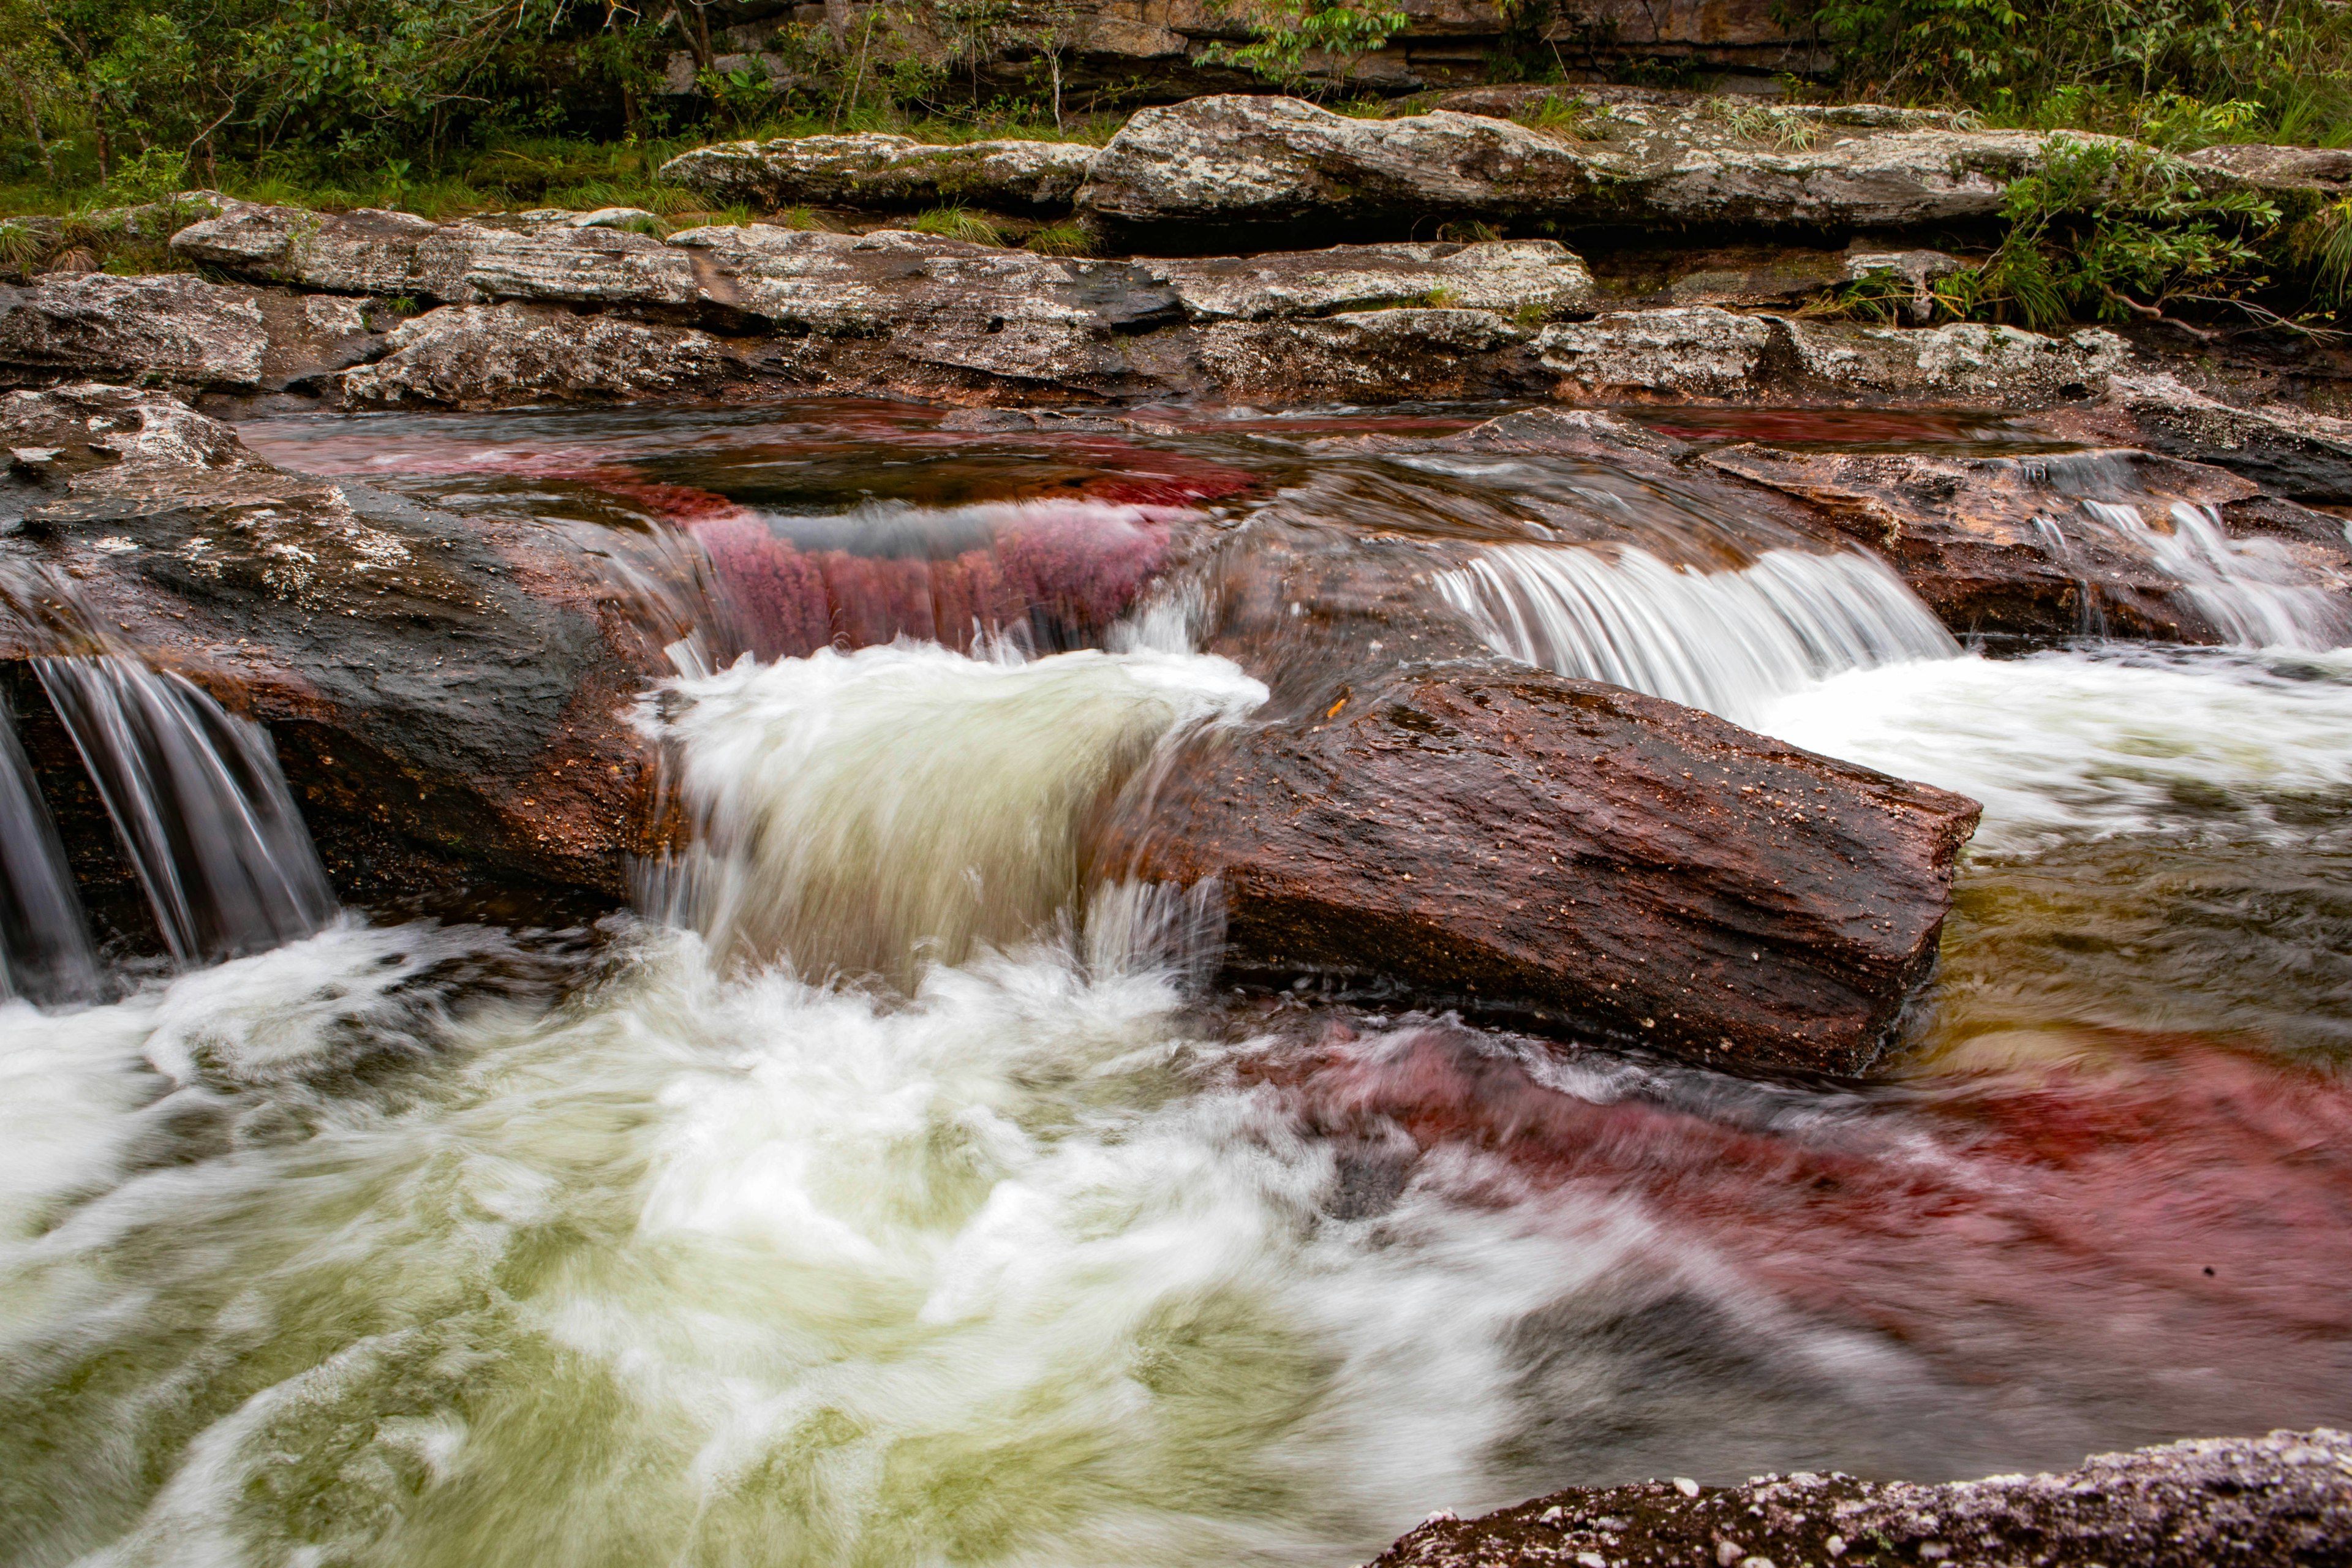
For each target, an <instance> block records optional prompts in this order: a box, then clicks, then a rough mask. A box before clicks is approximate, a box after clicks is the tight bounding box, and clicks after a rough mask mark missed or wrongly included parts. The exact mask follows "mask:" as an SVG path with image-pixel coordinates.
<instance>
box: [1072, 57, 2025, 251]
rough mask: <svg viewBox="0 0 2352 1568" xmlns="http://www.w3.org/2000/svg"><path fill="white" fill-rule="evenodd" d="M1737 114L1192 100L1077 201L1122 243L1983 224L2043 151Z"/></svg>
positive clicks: (1127, 137) (1786, 113) (1147, 127)
mask: <svg viewBox="0 0 2352 1568" xmlns="http://www.w3.org/2000/svg"><path fill="white" fill-rule="evenodd" d="M1754 112H1761V113H1763V114H1764V115H1765V116H1766V118H1765V119H1764V120H1763V121H1755V120H1753V119H1752V117H1751V115H1750V114H1748V113H1743V112H1733V111H1727V110H1724V109H1722V108H1719V107H1717V103H1716V102H1715V101H1713V100H1709V101H1703V102H1701V103H1700V104H1697V105H1695V106H1691V107H1683V108H1658V107H1650V106H1637V105H1618V104H1608V103H1602V104H1598V105H1595V106H1593V107H1592V108H1591V110H1589V111H1587V112H1585V113H1584V114H1583V115H1582V116H1581V118H1580V119H1579V120H1577V121H1573V122H1572V128H1571V129H1564V130H1561V131H1551V130H1543V129H1538V128H1536V127H1534V126H1529V125H1522V124H1518V123H1517V122H1515V121H1508V120H1502V119H1496V118H1491V117H1488V116H1485V115H1475V114H1461V113H1455V112H1453V111H1451V110H1438V111H1436V112H1433V113H1429V114H1423V115H1414V116H1409V117H1406V118H1403V119H1398V120H1353V119H1349V118H1348V117H1347V116H1345V115H1340V114H1335V113H1332V112H1331V111H1330V110H1325V109H1319V108H1318V107H1316V106H1315V105H1313V104H1309V103H1306V102H1302V101H1300V100H1297V99H1284V98H1260V97H1245V96H1240V95H1232V96H1225V97H1216V98H1201V99H1193V100H1188V101H1186V102H1183V103H1179V104H1171V105H1169V106H1166V107H1164V108H1156V109H1145V110H1139V111H1138V112H1137V113H1136V114H1135V115H1134V116H1133V117H1132V118H1131V119H1130V120H1129V121H1128V122H1127V124H1126V125H1125V126H1124V127H1123V128H1122V129H1121V130H1120V131H1119V132H1118V135H1117V136H1116V137H1114V138H1113V139H1112V140H1111V142H1110V144H1109V145H1108V146H1107V147H1105V148H1104V149H1103V151H1102V153H1101V154H1100V155H1099V156H1097V158H1096V159H1095V160H1094V163H1092V165H1091V166H1090V167H1089V168H1088V170H1087V182H1086V184H1085V185H1084V186H1083V187H1082V188H1081V189H1080V191H1079V193H1078V198H1077V200H1078V206H1079V208H1080V210H1081V211H1082V212H1084V213H1085V214H1087V216H1088V218H1089V219H1090V220H1091V221H1093V222H1095V223H1097V224H1098V225H1100V226H1103V228H1104V229H1105V230H1106V231H1107V232H1108V233H1110V234H1112V235H1114V236H1117V237H1120V238H1121V239H1122V240H1124V241H1126V242H1128V243H1150V244H1157V245H1171V246H1191V247H1207V246H1210V245H1213V244H1217V243H1219V242H1220V241H1221V240H1222V239H1223V238H1225V237H1226V235H1227V234H1229V233H1230V232H1231V231H1235V230H1239V231H1244V232H1247V231H1251V230H1256V231H1267V230H1272V231H1277V232H1280V231H1288V230H1296V229H1297V228H1299V227H1301V226H1312V227H1313V228H1315V229H1316V230H1318V231H1323V232H1329V233H1335V234H1336V233H1346V232H1360V231H1362V230H1365V229H1367V228H1376V227H1382V226H1404V225H1411V224H1413V223H1433V222H1437V221H1441V220H1444V219H1446V218H1458V219H1476V220H1483V221H1489V222H1503V223H1512V222H1522V223H1523V222H1531V221H1532V222H1548V223H1551V224H1556V225H1560V226H1585V227H1622V226H1685V225H1734V224H1738V225H1762V226H1806V227H1810V228H1825V229H1831V230H1842V229H1856V228H1860V229H1891V228H1906V227H1918V226H1929V225H1945V226H1948V225H1953V224H1964V223H1968V222H1970V221H1974V220H1980V219H1986V218H1990V217H1991V216H1994V215H1995V214H1996V213H1998V212H1999V210H2000V203H2001V198H2002V193H2003V192H2004V191H2005V190H2006V188H2007V184H2008V182H2009V181H2010V180H2011V179H2014V178H2016V177H2017V176H2018V175H2020V174H2024V173H2026V172H2027V171H2028V170H2030V169H2032V167H2033V166H2034V164H2035V163H2036V161H2037V159H2038V158H2039V156H2040V154H2041V152H2042V145H2043V142H2044V141H2045V138H2044V137H2042V135H2040V134H2039V133H2035V132H1979V131H1964V130H1960V129H1958V128H1956V127H1955V126H1954V124H1953V123H1952V122H1951V121H1950V120H1949V119H1948V117H1942V116H1937V115H1933V114H1927V113H1924V112H1920V111H1914V110H1889V109H1879V108H1875V107H1872V106H1857V107H1852V108H1844V109H1823V110H1808V109H1779V110H1763V111H1754ZM1759 143H1760V144H1759ZM1775 143H1778V144H1775Z"/></svg>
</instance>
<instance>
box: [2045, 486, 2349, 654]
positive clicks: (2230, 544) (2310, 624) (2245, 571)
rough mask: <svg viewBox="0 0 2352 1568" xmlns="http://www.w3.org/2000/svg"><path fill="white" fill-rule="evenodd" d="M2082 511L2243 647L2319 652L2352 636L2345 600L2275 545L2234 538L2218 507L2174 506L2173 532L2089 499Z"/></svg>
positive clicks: (2128, 509) (2117, 505)
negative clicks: (2144, 559)
mask: <svg viewBox="0 0 2352 1568" xmlns="http://www.w3.org/2000/svg"><path fill="white" fill-rule="evenodd" d="M2082 507H2083V510H2084V512H2085V513H2087V514H2088V515H2089V516H2090V518H2091V519H2092V521H2094V522H2095V523H2096V524H2099V525H2101V526H2102V527H2104V528H2105V530H2107V531H2109V532H2110V533H2112V534H2113V535H2114V536H2115V537H2116V539H2117V540H2119V541H2120V542H2122V543H2123V544H2124V545H2125V547H2126V548H2127V549H2130V550H2132V551H2133V552H2136V553H2138V554H2141V555H2145V556H2146V557H2147V559H2148V561H2149V562H2151V563H2153V564H2154V565H2155V567H2156V569H2157V570H2158V571H2159V572H2162V573H2163V574H2165V575H2166V576H2168V577H2170V578H2173V579H2174V580H2175V581H2177V582H2179V584H2180V587H2181V592H2182V593H2183V594H2184V595H2186V596H2187V597H2188V599H2189V603H2190V604H2192V605H2195V606H2196V607H2197V608H2198V610H2199V611H2200V612H2201V613H2202V614H2203V615H2204V616H2205V618H2206V619H2207V620H2209V621H2210V622H2211V623H2212V624H2213V629H2214V630H2215V631H2217V632H2220V633H2221V636H2222V637H2225V638H2226V639H2228V640H2229V641H2230V642H2231V643H2232V644H2234V645H2236V646H2237V647H2284V648H2302V649H2305V650H2306V651H2312V652H2316V651H2318V650H2320V649H2323V648H2331V647H2341V646H2343V644H2344V643H2345V641H2346V639H2347V637H2348V636H2352V619H2347V616H2346V614H2345V611H2344V606H2343V603H2342V601H2341V600H2340V599H2339V598H2338V597H2337V595H2335V594H2333V593H2331V592H2329V591H2328V590H2327V589H2326V588H2323V587H2320V586H2319V585H2317V584H2314V583H2313V582H2311V581H2310V580H2309V578H2308V577H2306V576H2305V574H2304V573H2303V571H2302V570H2301V569H2300V568H2299V567H2298V566H2297V565H2296V564H2295V562H2294V558H2293V557H2292V556H2290V555H2288V554H2287V552H2285V550H2284V549H2283V548H2281V547H2280V546H2279V545H2278V544H2277V543H2276V542H2274V541H2272V540H2267V539H2231V537H2230V535H2229V533H2228V531H2226V530H2225V529H2224V528H2223V527H2222V526H2221V518H2220V516H2219V515H2217V514H2216V513H2215V512H2214V511H2213V510H2212V509H2211V508H2210V507H2201V506H2194V505H2191V504H2190V503H2189V502H2187V501H2176V502H2174V503H2173V504H2172V507H2171V520H2172V529H2171V531H2169V532H2166V531H2162V530H2159V529H2156V528H2152V527H2150V526H2149V525H2148V523H2147V520H2146V519H2145V518H2144V517H2143V516H2142V515H2141V512H2140V510H2139V508H2137V507H2136V506H2130V505H2126V504H2123V503H2121V502H2116V501H2099V500H2085V501H2084V502H2083V503H2082ZM2086 629H2087V628H2086Z"/></svg>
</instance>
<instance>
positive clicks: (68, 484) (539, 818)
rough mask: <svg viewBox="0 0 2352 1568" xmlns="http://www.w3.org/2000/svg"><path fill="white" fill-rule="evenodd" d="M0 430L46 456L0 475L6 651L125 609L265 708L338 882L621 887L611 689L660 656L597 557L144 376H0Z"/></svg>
mask: <svg viewBox="0 0 2352 1568" xmlns="http://www.w3.org/2000/svg"><path fill="white" fill-rule="evenodd" d="M0 445H5V446H6V447H18V448H24V449H26V450H28V451H37V452H46V453H49V454H51V456H50V457H49V458H47V459H46V460H45V461H43V462H42V463H39V464H37V465H33V466H30V467H28V466H26V464H24V463H22V462H20V463H19V464H18V466H17V467H16V468H15V469H14V470H12V471H11V473H10V476H9V479H8V482H7V483H6V484H5V487H0V491H5V493H0V507H5V510H6V511H7V512H8V513H10V514H12V515H13V516H14V517H16V518H17V519H20V520H21V521H20V523H19V525H18V527H17V528H16V531H15V537H14V538H13V539H12V540H11V541H10V542H8V543H7V545H6V546H5V551H0V563H5V566H6V567H8V568H11V569H13V571H14V573H15V574H16V576H15V578H14V580H15V581H16V583H17V584H19V586H18V589H17V594H18V597H19V599H20V603H19V604H18V606H17V607H18V609H19V611H20V616H19V621H18V624H17V625H16V626H13V627H11V628H9V631H8V635H7V639H6V640H7V643H8V645H9V646H8V647H6V649H5V652H6V653H7V655H8V656H9V657H13V658H24V657H26V656H27V655H29V654H34V653H39V652H43V651H47V650H48V649H49V648H50V647H53V646H55V645H56V642H57V639H58V638H63V639H65V641H66V646H87V639H88V638H89V637H90V636H91V635H92V634H93V633H100V632H102V633H103V634H104V635H106V636H108V637H110V636H112V635H113V634H115V633H117V632H120V633H121V634H122V636H123V637H125V638H126V639H128V640H129V641H130V642H131V644H132V645H133V646H135V647H139V648H140V649H142V651H143V652H145V653H146V654H147V656H148V657H149V658H152V659H153V660H154V661H156V662H157V663H159V664H162V665H164V666H167V667H170V668H178V669H180V670H182V671H183V672H184V673H185V674H187V675H188V676H189V677H191V678H192V679H194V680H196V681H197V682H198V683H199V684H201V685H204V686H205V687H207V688H209V689H212V690H213V691H214V692H215V694H216V695H218V696H219V697H221V698H222V699H223V700H225V701H226V702H229V703H230V704H232V705H234V706H240V707H243V708H244V709H246V710H248V711H250V712H251V713H252V714H253V715H254V716H255V717H257V718H258V719H261V720H262V721H265V722H267V723H268V725H269V726H270V729H271V731H272V734H273V735H274V737H275V739H276V741H277V743H278V756H279V759H280V761H281V763H283V765H284V768H285V772H286V775H287V778H288V781H289V784H291V785H292V787H293V789H294V792H295V795H296V797H297V799H298V800H299V802H300V803H301V805H302V809H303V813H304V816H306V817H307V818H308V819H309V821H310V826H311V829H312V832H313V833H314V835H315V836H316V837H317V838H318V840H319V844H320V850H321V852H322V854H323V856H324V858H325V859H326V862H327V865H328V868H329V869H330V871H331V874H332V875H333V876H334V879H335V880H336V883H337V886H338V888H339V889H341V891H343V892H344V893H346V894H356V895H360V896H369V895H375V896H381V895H384V894H413V893H419V892H425V891H430V890H433V889H448V888H452V887H455V886H459V885H464V884H467V883H470V882H473V881H476V880H486V881H489V882H494V883H495V882H506V883H510V884H522V885H527V886H530V887H535V888H540V889H587V890H590V891H592V892H594V893H597V894H600V895H602V896H604V897H606V898H612V897H617V896H619V895H620V894H621V893H622V891H623V890H624V883H623V876H624V867H623V857H624V854H625V852H626V851H627V850H629V849H632V848H634V847H636V844H637V836H638V834H639V832H640V831H641V819H642V801H641V795H642V792H643V789H644V787H645V784H646V760H645V757H644V755H643V752H642V749H641V747H640V745H639V743H638V742H637V739H636V737H635V733H634V731H632V730H631V729H630V727H629V724H628V722H627V719H626V711H627V709H628V707H629V705H630V703H631V702H632V700H634V698H635V694H636V692H637V691H638V690H639V689H641V688H642V686H643V684H644V682H645V679H646V677H647V675H648V674H651V673H655V672H657V671H659V670H660V669H661V668H663V665H662V661H661V655H660V651H659V648H658V647H656V646H653V645H652V643H651V641H650V639H649V637H648V635H647V633H646V630H644V629H642V628H641V626H640V623H639V621H638V620H637V619H636V617H635V616H632V615H630V614H629V613H627V607H626V606H625V605H622V604H621V603H619V596H618V595H616V593H615V592H614V589H613V587H612V586H611V585H610V584H608V583H607V581H606V580H605V579H604V576H603V575H602V574H601V573H600V572H599V571H598V570H597V563H596V562H595V560H594V558H593V556H591V555H589V554H588V553H587V552H583V551H581V550H579V549H578V548H576V547H574V546H572V544H571V543H569V542H567V541H565V540H564V539H563V538H562V536H561V535H559V534H558V533H556V531H554V530H553V529H552V528H551V527H547V526H543V525H536V524H531V523H526V522H514V521H500V520H498V519H495V518H488V517H484V518H469V519H463V520H461V519H458V518H456V517H452V516H449V515H446V514H444V513H440V512H436V511H431V510H426V509H425V508H422V507H418V506H415V505H414V504H412V503H410V502H407V501H404V500H398V499H396V498H394V497H392V496H388V495H384V494H382V493H380V492H377V491H373V490H369V489H363V488H362V487H360V486H357V485H343V484H333V483H330V482H327V481H324V480H320V479H310V478H306V477H304V476H301V475H298V474H290V473H288V472H286V471H284V470H283V469H280V468H275V467H273V466H271V465H270V464H268V463H266V462H263V461H262V460H260V459H259V458H256V457H254V456H253V455H252V454H251V453H250V452H248V451H247V450H246V449H245V447H244V446H243V445H242V444H241V443H240V442H239V441H238V440H237V438H236V433H235V431H233V430H231V429H230V428H229V427H228V426H225V425H222V424H219V423H218V422H216V421H215V420H212V419H208V418H205V417H204V416H201V415H198V414H196V413H194V411H192V410H190V409H189V408H188V407H187V406H186V405H184V404H181V403H179V402H177V401H175V400H173V399H172V398H170V397H167V396H164V395H161V394H156V393H149V392H140V391H132V390H130V389H127V388H122V387H111V386H100V385H77V386H68V387H61V388H58V389H57V390H55V391H52V392H46V393H30V392H19V393H16V394H13V395H9V396H7V397H5V398H0ZM28 573H29V574H35V575H31V576H27V575H26V574H28ZM43 573H46V574H47V575H46V576H43V575H38V574H43ZM27 597H29V600H30V601H31V603H30V604H29V605H28V604H27V603H25V602H22V601H24V600H25V599H26V598H27ZM28 609H33V610H36V612H37V615H38V616H42V617H45V618H48V619H49V620H50V621H51V622H52V624H49V625H47V626H41V625H33V624H26V622H25V621H24V620H23V618H22V613H23V612H26V610H28Z"/></svg>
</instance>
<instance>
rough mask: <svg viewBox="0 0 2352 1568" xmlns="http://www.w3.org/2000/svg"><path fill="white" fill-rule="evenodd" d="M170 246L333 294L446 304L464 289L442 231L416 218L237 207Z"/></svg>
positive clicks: (256, 275)
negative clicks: (373, 295) (372, 295)
mask: <svg viewBox="0 0 2352 1568" xmlns="http://www.w3.org/2000/svg"><path fill="white" fill-rule="evenodd" d="M453 227H461V226H453ZM171 243H172V249H173V252H174V253H176V254H178V255H180V256H184V257H185V258H188V259H189V260H191V261H201V262H205V263H206V264H208V265H211V266H214V267H221V268H227V269H229V270H230V271H233V272H236V273H240V274H242V275H244V276H246V277H248V278H252V279H257V280H258V281H261V282H267V283H291V284H298V285H299V286H300V287H302V288H305V289H321V290H324V291H326V292H328V293H334V294H380V295H384V296H387V297H390V298H413V299H429V300H449V299H456V298H458V297H459V296H460V291H461V290H462V289H463V287H464V285H463V278H464V267H463V265H462V258H458V257H456V256H452V255H451V254H449V252H450V249H451V247H449V245H448V244H447V242H446V236H445V234H444V226H443V225H440V224H436V223H435V222H433V221H432V220H431V219H429V218H422V217H418V216H416V215H415V214H414V213H402V212H383V211H379V210H377V209H375V208H372V207H362V208H361V209H359V210H358V211H356V212H348V213H315V212H311V211H310V210H308V209H307V208H303V207H283V206H261V205H253V204H249V203H244V202H240V203H237V204H236V205H232V206H230V207H228V208H227V209H226V210H225V211H223V212H221V213H220V214H218V215H217V216H213V217H208V218H205V219H204V220H202V221H201V222H197V223H193V224H190V225H189V226H187V227H185V228H183V229H181V230H180V231H179V232H178V233H177V234H174V235H173V236H172V242H171Z"/></svg>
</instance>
